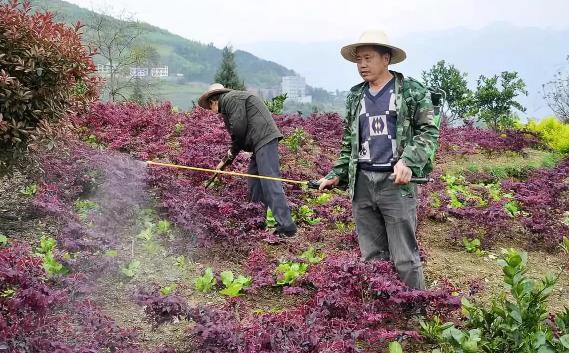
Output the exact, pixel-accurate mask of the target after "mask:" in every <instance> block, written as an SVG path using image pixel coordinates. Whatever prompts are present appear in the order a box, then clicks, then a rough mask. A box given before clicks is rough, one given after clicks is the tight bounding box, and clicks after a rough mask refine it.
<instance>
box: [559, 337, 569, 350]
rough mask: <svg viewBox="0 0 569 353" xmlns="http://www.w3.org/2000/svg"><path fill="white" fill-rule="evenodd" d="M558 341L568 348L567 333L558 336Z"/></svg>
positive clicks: (568, 339)
mask: <svg viewBox="0 0 569 353" xmlns="http://www.w3.org/2000/svg"><path fill="white" fill-rule="evenodd" d="M559 343H561V345H562V346H563V347H564V348H566V349H569V334H567V335H563V336H561V337H559Z"/></svg>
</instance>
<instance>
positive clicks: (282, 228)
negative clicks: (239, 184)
mask: <svg viewBox="0 0 569 353" xmlns="http://www.w3.org/2000/svg"><path fill="white" fill-rule="evenodd" d="M198 104H199V106H200V107H202V108H204V109H209V110H211V111H213V112H215V113H221V114H222V115H223V121H224V123H225V127H226V128H227V130H228V131H229V134H230V135H231V147H230V148H229V150H228V151H227V156H226V157H225V158H224V160H222V161H221V162H220V163H219V165H218V166H217V169H222V168H223V167H224V166H225V165H228V164H231V163H232V162H233V160H234V159H235V157H236V156H237V154H238V153H239V152H240V151H246V152H252V153H253V154H252V156H251V161H250V162H249V170H248V173H249V174H256V175H263V176H269V177H276V178H279V177H280V176H281V174H280V163H279V151H278V142H279V140H280V139H281V138H282V137H283V135H282V134H281V133H280V131H279V129H278V127H277V125H276V124H275V121H274V119H273V116H272V114H271V113H270V112H269V110H268V109H267V107H266V106H265V104H264V103H263V102H262V101H261V99H259V98H258V97H257V96H255V95H253V94H251V93H249V92H244V91H236V90H231V89H227V88H225V87H223V85H221V84H219V83H214V84H212V85H211V86H210V87H209V88H208V89H207V91H206V92H205V93H204V94H203V95H202V96H201V97H200V99H199V101H198ZM248 186H249V197H250V200H251V201H253V202H259V201H261V202H262V203H263V204H264V205H265V207H268V208H270V209H271V211H272V212H273V215H274V217H275V220H276V221H277V223H278V225H277V228H276V230H275V234H277V235H278V236H279V237H282V238H286V237H292V236H294V235H295V234H296V230H297V229H296V225H295V224H294V221H293V220H292V217H291V214H290V208H289V206H288V202H287V200H286V196H285V194H284V190H283V186H282V183H281V182H280V181H272V180H266V179H253V178H250V179H248Z"/></svg>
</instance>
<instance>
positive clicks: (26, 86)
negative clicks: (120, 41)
mask: <svg viewBox="0 0 569 353" xmlns="http://www.w3.org/2000/svg"><path fill="white" fill-rule="evenodd" d="M81 28H82V25H81V24H80V23H77V24H76V25H75V26H73V27H69V26H67V25H65V24H63V23H57V22H55V21H54V14H53V13H51V12H34V11H33V10H32V8H31V5H30V2H29V1H27V0H26V1H23V2H21V1H18V0H11V1H9V2H4V3H2V4H0V150H4V149H11V148H13V147H15V146H21V145H25V144H26V143H27V142H29V141H30V140H31V139H33V138H34V137H35V136H36V135H37V134H38V130H39V128H40V127H42V126H47V125H48V124H49V123H52V122H54V121H57V120H59V119H60V118H61V117H63V116H64V115H65V114H66V113H67V112H69V111H78V110H81V109H83V108H85V107H87V106H88V104H89V103H90V102H91V101H93V100H94V99H96V98H97V96H98V82H99V79H98V78H97V77H95V76H93V75H92V74H93V73H94V71H95V66H94V64H93V61H92V55H93V53H91V51H90V50H88V49H87V48H85V47H84V46H83V45H82V44H81V32H80V31H81Z"/></svg>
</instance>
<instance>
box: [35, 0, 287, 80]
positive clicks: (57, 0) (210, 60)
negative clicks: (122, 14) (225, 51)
mask: <svg viewBox="0 0 569 353" xmlns="http://www.w3.org/2000/svg"><path fill="white" fill-rule="evenodd" d="M32 5H33V6H34V7H35V8H38V9H41V10H50V11H52V12H55V13H56V16H57V18H58V19H59V20H61V21H63V22H65V23H68V24H74V23H76V22H77V21H80V22H82V23H86V22H87V21H88V20H89V17H90V15H91V14H92V12H91V11H90V10H87V9H84V8H81V7H79V6H77V5H74V4H71V3H68V2H66V1H62V0H33V1H32ZM116 21H118V20H116ZM142 25H143V28H144V34H143V35H142V37H141V42H143V43H144V44H147V45H151V46H154V47H155V48H156V49H157V50H158V53H159V54H160V62H161V64H163V65H168V67H169V72H170V73H171V74H175V73H182V74H184V75H185V77H186V78H187V79H188V80H190V81H198V82H206V83H211V82H212V81H213V79H214V76H215V72H216V71H217V68H218V66H219V63H220V62H221V49H219V48H216V47H214V46H213V45H212V44H203V43H200V42H197V41H194V40H189V39H186V38H183V37H180V36H178V35H175V34H172V33H170V32H168V31H166V30H163V29H161V28H158V27H155V26H152V25H150V24H147V23H143V24H142ZM235 61H236V63H237V68H238V72H239V75H240V77H241V79H244V80H245V84H246V85H247V86H250V87H251V86H252V87H257V88H272V87H275V86H279V85H280V82H281V77H282V76H287V75H294V74H295V72H294V71H292V70H289V69H287V68H286V67H284V66H281V65H279V64H277V63H274V62H272V61H267V60H263V59H259V58H258V57H256V56H254V55H252V54H250V53H248V52H245V51H242V50H236V51H235Z"/></svg>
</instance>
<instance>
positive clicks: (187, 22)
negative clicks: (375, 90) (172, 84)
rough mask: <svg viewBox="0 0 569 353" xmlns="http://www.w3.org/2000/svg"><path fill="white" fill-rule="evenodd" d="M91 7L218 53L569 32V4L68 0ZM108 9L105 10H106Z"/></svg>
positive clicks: (524, 0)
mask: <svg viewBox="0 0 569 353" xmlns="http://www.w3.org/2000/svg"><path fill="white" fill-rule="evenodd" d="M67 1H69V2H72V3H75V4H77V5H80V6H82V7H86V8H89V9H95V10H99V9H102V8H103V9H104V8H106V9H109V8H110V9H112V10H114V11H115V12H117V11H119V10H123V9H126V10H127V11H128V12H129V13H131V14H132V15H133V16H134V17H135V18H137V19H139V20H141V21H144V22H148V23H150V24H152V25H155V26H158V27H161V28H164V29H167V30H169V31H170V32H173V33H175V34H179V35H181V36H183V37H185V38H188V39H194V40H198V41H200V42H204V43H209V42H213V43H214V44H215V45H216V46H218V47H222V46H224V45H226V44H227V43H232V44H233V45H234V46H235V47H236V48H239V45H240V44H246V43H253V42H261V41H292V42H302V43H306V42H317V41H328V40H338V39H340V40H343V39H345V40H352V39H356V38H357V37H358V36H359V34H360V33H361V32H362V31H363V30H364V29H367V28H378V29H385V30H387V32H388V34H390V35H391V36H392V37H394V36H401V35H405V34H407V33H410V32H417V31H435V30H444V29H448V28H453V27H466V28H471V29H478V28H481V27H484V26H486V25H488V24H490V23H493V22H506V23H510V24H513V25H519V26H536V27H540V28H551V29H565V28H569V19H567V13H569V1H568V0H428V1H427V0H400V1H394V0H391V1H385V0H286V1H277V0H240V1H238V0H203V1H195V0H186V1H182V0H161V1H156V0H113V1H112V2H111V1H108V0H67ZM111 3H112V5H109V4H111Z"/></svg>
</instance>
